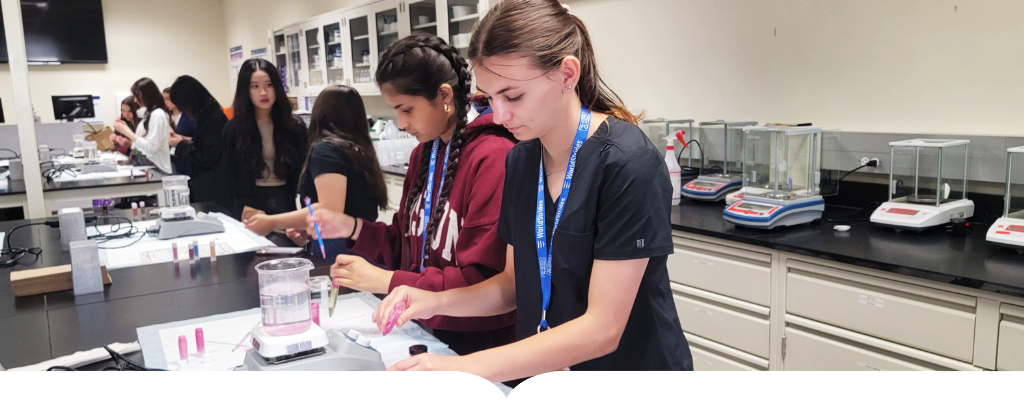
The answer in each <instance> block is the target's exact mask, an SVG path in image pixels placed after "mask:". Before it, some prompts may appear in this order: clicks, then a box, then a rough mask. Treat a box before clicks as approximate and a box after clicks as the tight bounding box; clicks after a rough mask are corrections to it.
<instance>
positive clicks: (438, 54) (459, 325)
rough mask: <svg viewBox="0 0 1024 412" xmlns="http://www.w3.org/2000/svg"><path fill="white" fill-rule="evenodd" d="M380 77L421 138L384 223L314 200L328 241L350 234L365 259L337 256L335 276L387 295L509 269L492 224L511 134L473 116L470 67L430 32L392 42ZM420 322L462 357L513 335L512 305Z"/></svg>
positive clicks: (403, 121)
mask: <svg viewBox="0 0 1024 412" xmlns="http://www.w3.org/2000/svg"><path fill="white" fill-rule="evenodd" d="M376 81H377V84H378V85H379V86H380V90H381V94H382V95H383V97H384V100H385V101H387V103H388V105H389V106H391V107H392V108H394V109H395V112H397V114H398V125H399V127H400V128H402V129H405V130H406V131H407V132H408V133H410V134H412V135H413V136H415V137H416V139H417V140H418V141H419V142H420V145H419V146H418V147H417V148H416V149H415V150H413V153H412V156H411V158H410V160H409V162H410V164H411V165H412V167H411V168H410V169H409V173H408V174H407V175H406V178H405V186H404V188H403V190H402V200H401V202H400V203H399V210H398V213H396V214H395V216H394V218H393V221H392V223H391V224H390V225H388V224H384V223H376V222H373V221H370V220H367V219H359V218H354V217H352V216H349V215H348V214H347V213H345V214H343V213H337V212H334V211H331V210H327V209H326V208H317V207H314V209H316V213H315V215H314V216H315V217H314V218H313V219H312V220H316V221H319V222H321V224H322V226H321V228H320V229H321V233H322V234H323V236H324V237H325V238H332V237H344V238H349V239H351V241H350V243H349V246H351V249H352V251H354V252H356V253H359V254H361V255H363V256H366V257H368V258H369V262H368V261H367V260H365V259H363V258H362V257H358V256H350V255H341V256H338V258H337V260H336V262H337V263H336V264H335V265H334V266H333V267H332V268H331V275H332V276H333V277H334V278H335V283H337V284H338V285H341V286H344V287H347V288H350V289H355V290H360V291H367V292H372V293H388V292H390V291H392V290H394V289H395V288H398V287H403V286H406V285H407V286H413V287H416V288H421V289H426V290H434V291H441V290H451V289H456V288H463V287H466V286H470V285H474V284H478V283H480V282H484V281H486V280H487V279H489V278H491V277H492V276H494V275H495V274H497V273H498V272H500V271H501V270H502V268H504V267H505V254H504V252H505V242H503V241H502V240H501V239H499V238H498V232H497V229H498V227H497V224H498V215H499V213H500V210H501V193H502V191H501V186H502V182H504V181H505V167H504V165H505V157H506V156H507V155H508V151H509V149H511V148H512V146H513V144H514V141H513V139H512V136H511V135H510V134H509V133H508V131H506V130H505V129H504V128H502V127H500V126H498V125H496V124H495V123H494V121H493V116H492V115H491V114H490V113H486V112H485V113H484V114H481V115H480V116H479V117H477V118H476V119H474V120H473V121H471V122H470V121H469V119H468V113H469V110H470V103H469V99H470V93H471V90H470V84H471V81H472V78H471V75H470V72H469V65H468V63H467V62H466V60H465V59H463V58H462V57H460V56H459V53H458V51H457V50H456V49H455V48H454V47H452V46H449V45H448V44H447V43H445V42H444V40H442V39H440V38H438V37H436V36H429V35H418V34H414V35H412V36H409V37H406V38H404V39H402V40H399V41H398V42H395V43H394V44H392V45H391V46H390V47H388V49H387V51H385V52H384V55H383V57H382V58H381V61H380V65H379V66H378V68H377V73H376ZM467 123H468V124H467ZM314 206H316V205H314ZM311 229H312V226H311V225H309V226H307V231H311ZM370 262H373V264H371V263H370ZM374 264H377V265H382V266H384V267H385V268H386V269H381V268H379V267H377V266H376V265H374ZM423 323H424V324H426V325H427V326H428V327H430V328H432V329H433V331H434V334H435V336H437V337H438V338H440V339H441V340H442V341H444V342H445V343H447V344H448V345H449V346H450V347H451V348H452V350H454V351H456V352H457V353H462V354H466V353H472V352H475V351H479V350H483V349H487V348H491V347H495V346H498V345H502V344H505V343H508V342H511V341H512V340H513V339H514V338H515V314H514V312H513V311H512V310H511V309H510V310H507V311H505V312H502V313H494V314H492V316H485V317H471V318H469V317H467V318H456V317H447V316H438V317H435V318H431V319H427V320H425V321H424V322H423Z"/></svg>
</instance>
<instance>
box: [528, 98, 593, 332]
mask: <svg viewBox="0 0 1024 412" xmlns="http://www.w3.org/2000/svg"><path fill="white" fill-rule="evenodd" d="M590 117H591V114H590V110H589V109H587V108H586V107H583V108H581V109H580V124H579V127H577V128H576V140H575V141H573V144H572V154H571V155H569V165H568V167H567V168H566V169H565V180H564V181H563V183H562V193H561V194H560V195H559V196H558V209H557V211H556V212H555V224H554V226H553V227H552V228H551V240H548V238H547V237H548V234H547V230H546V228H545V221H546V217H545V214H544V205H545V204H547V196H548V195H547V188H546V187H545V185H544V154H543V149H541V158H540V172H539V173H538V175H537V219H536V221H535V223H536V235H537V264H538V266H540V290H541V293H542V294H543V295H544V301H543V303H542V304H541V313H540V325H539V326H537V333H540V332H543V331H545V330H547V329H548V319H547V318H548V306H550V304H551V249H553V248H554V246H553V242H554V241H555V239H554V238H555V229H556V228H557V227H558V222H559V221H560V220H562V211H564V210H565V200H566V199H568V198H569V187H570V186H572V175H573V174H574V173H576V153H577V152H579V150H580V147H582V146H583V142H584V141H585V140H587V135H588V134H589V133H590ZM549 245H552V247H550V248H549V247H548V246H549Z"/></svg>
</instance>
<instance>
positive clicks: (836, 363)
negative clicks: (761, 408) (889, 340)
mask: <svg viewBox="0 0 1024 412" xmlns="http://www.w3.org/2000/svg"><path fill="white" fill-rule="evenodd" d="M694 365H696V362H694ZM783 368H784V369H785V370H787V371H927V370H935V369H932V368H929V367H926V366H924V365H922V364H918V363H916V362H913V361H910V360H907V359H900V357H899V356H898V355H889V354H885V353H882V352H881V351H876V350H872V349H871V348H866V347H861V346H859V345H855V344H852V343H847V342H841V341H839V340H834V339H830V338H828V337H825V336H822V335H818V334H816V333H811V332H807V331H803V330H800V329H796V328H793V327H787V328H786V357H785V361H784V362H783Z"/></svg>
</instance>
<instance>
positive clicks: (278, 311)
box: [236, 258, 385, 371]
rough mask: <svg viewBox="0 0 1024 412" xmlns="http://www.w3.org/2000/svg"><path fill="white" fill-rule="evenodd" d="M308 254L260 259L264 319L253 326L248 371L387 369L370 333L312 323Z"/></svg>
mask: <svg viewBox="0 0 1024 412" xmlns="http://www.w3.org/2000/svg"><path fill="white" fill-rule="evenodd" d="M311 269H313V263H312V262H310V261H309V260H306V259H298V258H288V259H278V260H271V261H268V262H263V263H260V264H258V265H256V272H257V274H258V276H259V287H260V309H261V312H262V318H263V319H262V322H261V323H260V324H259V325H257V326H256V327H254V328H253V330H252V347H253V348H252V349H250V350H249V351H248V352H246V354H245V360H244V361H243V363H242V366H241V367H239V368H237V369H236V370H248V371H257V370H259V371H269V370H274V371H285V370H301V371H363V370H365V371H383V370H384V369H385V368H384V362H383V361H382V360H381V356H380V352H377V351H376V350H374V349H373V348H372V347H370V341H369V339H367V338H366V337H365V336H361V335H357V334H355V333H353V334H352V336H353V337H351V338H350V337H346V336H344V335H342V334H340V333H338V332H337V331H333V330H332V331H330V332H325V331H324V330H323V329H322V328H320V326H319V325H317V324H315V323H313V317H312V313H311V309H310V303H311V302H310V286H309V271H310V270H311Z"/></svg>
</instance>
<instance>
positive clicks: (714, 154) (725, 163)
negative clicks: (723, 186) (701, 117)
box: [699, 120, 757, 180]
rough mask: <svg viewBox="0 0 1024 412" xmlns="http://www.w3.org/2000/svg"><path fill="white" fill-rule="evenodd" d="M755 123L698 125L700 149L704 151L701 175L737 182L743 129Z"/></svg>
mask: <svg viewBox="0 0 1024 412" xmlns="http://www.w3.org/2000/svg"><path fill="white" fill-rule="evenodd" d="M756 125H757V122H734V121H725V120H716V121H713V122H701V123H700V140H699V141H700V148H701V149H702V150H703V151H704V164H703V165H702V169H701V175H702V176H712V177H719V178H724V179H733V180H739V178H740V176H739V175H737V173H742V172H743V166H742V165H741V163H742V159H743V128H744V127H746V126H756Z"/></svg>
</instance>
